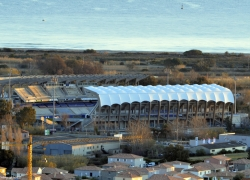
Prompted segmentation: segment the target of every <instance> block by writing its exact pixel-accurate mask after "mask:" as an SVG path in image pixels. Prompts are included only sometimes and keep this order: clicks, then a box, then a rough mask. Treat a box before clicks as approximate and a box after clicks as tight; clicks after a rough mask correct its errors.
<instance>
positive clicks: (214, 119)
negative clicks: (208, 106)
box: [213, 101, 216, 126]
mask: <svg viewBox="0 0 250 180" xmlns="http://www.w3.org/2000/svg"><path fill="white" fill-rule="evenodd" d="M215 111H216V102H215V101H214V113H213V126H214V125H215V124H214V122H215Z"/></svg>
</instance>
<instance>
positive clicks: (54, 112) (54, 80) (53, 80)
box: [52, 76, 58, 133]
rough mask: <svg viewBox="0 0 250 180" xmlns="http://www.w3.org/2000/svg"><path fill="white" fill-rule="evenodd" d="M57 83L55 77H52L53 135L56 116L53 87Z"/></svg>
mask: <svg viewBox="0 0 250 180" xmlns="http://www.w3.org/2000/svg"><path fill="white" fill-rule="evenodd" d="M57 81H58V79H57V77H56V76H54V77H53V78H52V82H53V83H54V84H53V87H54V88H53V90H54V91H53V130H52V132H53V133H54V129H55V114H56V106H55V88H56V87H55V86H56V84H57Z"/></svg>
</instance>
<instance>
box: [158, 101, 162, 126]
mask: <svg viewBox="0 0 250 180" xmlns="http://www.w3.org/2000/svg"><path fill="white" fill-rule="evenodd" d="M160 112H161V101H158V116H157V123H158V126H160Z"/></svg>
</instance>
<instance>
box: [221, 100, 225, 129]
mask: <svg viewBox="0 0 250 180" xmlns="http://www.w3.org/2000/svg"><path fill="white" fill-rule="evenodd" d="M224 112H225V103H224V102H223V104H222V116H221V126H222V125H223V122H224Z"/></svg>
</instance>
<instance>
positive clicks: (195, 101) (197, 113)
mask: <svg viewBox="0 0 250 180" xmlns="http://www.w3.org/2000/svg"><path fill="white" fill-rule="evenodd" d="M85 89H86V92H87V93H89V94H92V97H96V98H97V99H98V108H97V109H96V122H97V124H98V125H99V129H100V130H107V129H124V128H127V123H128V122H129V121H130V120H134V119H136V120H137V119H138V120H141V121H147V123H148V124H150V126H151V127H159V126H161V125H162V124H163V123H166V122H169V121H173V120H184V121H186V122H188V121H191V120H192V119H193V118H198V119H201V118H202V119H204V118H205V119H207V120H209V121H210V123H211V125H213V126H215V125H223V123H224V119H225V117H226V115H227V114H228V113H230V114H231V117H232V115H233V112H232V111H231V112H229V107H231V109H233V103H234V97H233V93H232V92H231V91H230V90H229V89H227V88H224V87H222V86H219V85H216V84H212V85H207V84H203V85H174V86H171V85H166V86H161V85H158V86H117V87H113V86H109V87H100V86H99V87H93V86H89V87H85ZM211 121H212V122H211Z"/></svg>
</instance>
